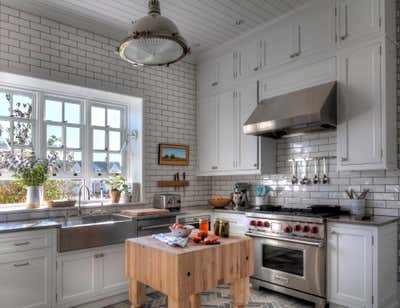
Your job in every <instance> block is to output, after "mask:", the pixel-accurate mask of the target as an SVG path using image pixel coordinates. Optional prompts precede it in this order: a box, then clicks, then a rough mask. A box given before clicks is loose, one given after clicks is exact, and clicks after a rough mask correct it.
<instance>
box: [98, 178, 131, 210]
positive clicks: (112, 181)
mask: <svg viewBox="0 0 400 308" xmlns="http://www.w3.org/2000/svg"><path fill="white" fill-rule="evenodd" d="M101 182H102V183H104V184H106V185H107V186H108V187H109V189H110V194H111V203H119V199H120V198H121V192H122V191H124V190H127V189H128V185H127V184H126V178H125V177H123V176H122V175H115V176H112V177H110V178H108V179H105V180H102V181H101Z"/></svg>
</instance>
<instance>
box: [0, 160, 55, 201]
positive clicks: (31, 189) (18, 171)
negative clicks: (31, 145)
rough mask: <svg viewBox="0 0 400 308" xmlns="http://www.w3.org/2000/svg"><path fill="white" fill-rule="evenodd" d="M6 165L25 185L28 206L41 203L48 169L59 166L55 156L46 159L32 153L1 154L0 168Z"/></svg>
mask: <svg viewBox="0 0 400 308" xmlns="http://www.w3.org/2000/svg"><path fill="white" fill-rule="evenodd" d="M1 167H3V168H4V167H7V169H8V170H11V171H13V172H14V174H13V176H14V177H15V178H16V179H17V180H19V181H20V182H21V183H22V184H23V185H24V186H25V187H26V205H27V207H28V208H37V207H39V206H40V203H41V197H40V196H41V192H42V191H43V184H44V183H45V182H46V180H47V178H48V173H49V169H58V168H59V167H60V165H59V162H58V159H57V157H56V156H49V158H48V159H39V158H37V157H36V156H35V154H34V153H25V154H18V155H17V154H13V153H5V154H2V157H1V159H0V168H1Z"/></svg>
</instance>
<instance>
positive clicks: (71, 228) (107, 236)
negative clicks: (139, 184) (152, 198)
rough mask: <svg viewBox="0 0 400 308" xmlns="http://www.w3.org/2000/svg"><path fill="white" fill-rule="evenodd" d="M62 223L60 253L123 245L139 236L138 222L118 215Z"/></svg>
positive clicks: (73, 218) (78, 218)
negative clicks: (129, 239)
mask: <svg viewBox="0 0 400 308" xmlns="http://www.w3.org/2000/svg"><path fill="white" fill-rule="evenodd" d="M60 222H61V228H59V229H58V245H57V246H58V247H57V249H58V251H59V252H65V251H70V250H78V249H85V248H92V247H100V246H106V245H112V244H118V243H123V242H124V241H125V239H127V238H131V237H136V236H137V222H136V220H134V219H131V218H130V217H126V216H123V215H118V214H109V215H90V216H78V217H69V218H66V219H63V220H61V221H60Z"/></svg>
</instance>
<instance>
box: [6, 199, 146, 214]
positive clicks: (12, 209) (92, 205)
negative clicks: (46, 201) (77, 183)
mask: <svg viewBox="0 0 400 308" xmlns="http://www.w3.org/2000/svg"><path fill="white" fill-rule="evenodd" d="M141 205H146V203H144V202H129V203H111V202H109V201H108V202H104V203H103V205H101V202H100V201H94V202H87V201H86V202H85V203H82V204H81V208H82V209H89V210H96V209H101V208H102V207H103V208H105V209H112V208H116V207H123V206H141ZM77 208H78V205H77V204H76V205H75V206H68V207H49V206H41V207H39V208H36V209H29V208H26V205H25V204H24V203H15V204H3V205H0V215H2V214H13V213H32V212H46V211H49V212H51V211H68V210H74V209H77Z"/></svg>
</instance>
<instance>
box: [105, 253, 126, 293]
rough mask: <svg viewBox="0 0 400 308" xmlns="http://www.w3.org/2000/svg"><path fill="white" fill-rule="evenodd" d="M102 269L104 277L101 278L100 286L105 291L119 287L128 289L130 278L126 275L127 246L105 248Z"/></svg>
mask: <svg viewBox="0 0 400 308" xmlns="http://www.w3.org/2000/svg"><path fill="white" fill-rule="evenodd" d="M99 260H100V262H101V268H102V270H101V271H100V272H101V273H102V275H103V277H102V278H101V279H100V281H101V282H102V283H101V286H100V288H101V289H102V290H105V291H112V290H118V289H122V290H123V289H126V290H128V280H127V278H126V276H125V248H124V246H121V247H116V248H111V249H105V250H104V252H103V253H102V257H101V258H99Z"/></svg>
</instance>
